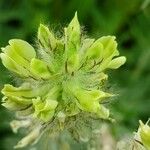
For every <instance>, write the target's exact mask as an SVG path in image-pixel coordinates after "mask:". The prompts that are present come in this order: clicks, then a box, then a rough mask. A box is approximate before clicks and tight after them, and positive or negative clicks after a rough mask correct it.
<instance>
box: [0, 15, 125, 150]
mask: <svg viewBox="0 0 150 150" xmlns="http://www.w3.org/2000/svg"><path fill="white" fill-rule="evenodd" d="M118 55H119V52H118V50H117V42H116V40H115V37H114V36H103V37H101V38H99V39H97V40H95V39H90V38H84V37H83V36H82V34H81V28H80V24H79V21H78V18H77V13H76V14H75V16H74V18H73V20H72V21H71V22H70V24H69V25H68V27H66V28H64V35H63V36H62V37H56V36H55V35H54V33H53V32H52V31H50V30H49V28H48V27H46V26H44V25H42V24H41V25H40V26H39V29H38V48H37V49H36V50H35V49H34V48H33V47H32V46H31V45H30V44H29V43H27V42H25V41H23V40H20V39H13V40H10V41H9V45H8V46H6V47H5V48H2V53H1V54H0V57H1V59H2V63H3V65H4V66H5V67H6V68H7V69H8V70H10V71H11V72H13V73H15V74H16V76H18V77H20V78H21V79H22V84H21V85H20V86H19V87H15V86H13V85H10V84H6V85H5V86H4V88H3V90H2V93H3V95H4V97H3V101H2V102H3V103H2V105H3V106H4V107H6V108H7V109H9V110H13V111H15V112H16V113H17V115H18V116H19V117H25V119H26V120H27V121H30V124H31V125H30V126H32V129H33V131H31V133H30V134H29V135H28V136H27V137H26V138H24V139H23V140H22V141H21V142H20V143H21V144H20V143H19V144H18V145H17V146H16V148H18V147H24V146H26V145H27V144H30V143H31V142H33V141H34V140H33V139H35V138H36V137H37V136H39V134H40V132H39V130H42V129H43V128H44V129H45V127H47V128H48V127H49V124H52V123H54V122H55V123H56V122H58V124H61V127H62V124H65V126H64V125H63V127H65V128H69V127H68V126H69V125H68V124H67V122H69V121H70V120H71V119H72V117H74V116H76V117H78V116H80V115H81V114H82V113H84V114H88V115H86V117H87V116H90V117H91V116H92V117H96V118H99V119H101V118H102V119H107V118H109V110H108V109H107V108H105V106H104V105H103V104H102V101H104V100H105V99H107V98H109V97H112V96H113V94H111V93H108V92H106V91H104V90H103V85H104V81H106V80H107V77H108V75H107V74H106V70H107V69H117V68H119V67H120V66H121V65H123V64H124V63H125V61H126V58H125V57H124V56H121V57H117V56H118ZM114 57H115V58H114ZM67 125H68V126H67ZM35 126H38V127H36V128H35ZM43 126H44V127H43ZM34 128H35V129H34ZM17 129H18V128H17ZM61 129H62V128H61ZM34 131H35V132H34ZM30 137H34V138H30ZM24 141H25V143H23V142H24Z"/></svg>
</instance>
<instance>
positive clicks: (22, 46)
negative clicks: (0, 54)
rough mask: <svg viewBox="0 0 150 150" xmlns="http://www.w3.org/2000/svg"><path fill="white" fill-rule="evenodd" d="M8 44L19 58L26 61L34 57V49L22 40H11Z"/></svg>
mask: <svg viewBox="0 0 150 150" xmlns="http://www.w3.org/2000/svg"><path fill="white" fill-rule="evenodd" d="M9 44H10V46H11V47H12V48H13V49H14V50H15V51H16V52H17V53H18V54H19V55H20V56H21V57H23V58H24V59H26V60H28V61H30V60H31V59H32V58H34V57H36V52H35V50H34V48H33V47H32V46H31V45H30V44H29V43H27V42H26V41H24V40H20V39H12V40H10V41H9Z"/></svg>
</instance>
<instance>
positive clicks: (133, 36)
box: [0, 0, 150, 150]
mask: <svg viewBox="0 0 150 150" xmlns="http://www.w3.org/2000/svg"><path fill="white" fill-rule="evenodd" d="M75 11H78V17H79V21H80V23H81V25H82V26H83V30H84V31H85V33H87V34H88V35H89V36H91V37H95V38H98V37H100V36H102V35H115V36H116V37H117V41H118V43H119V45H118V47H119V50H120V53H121V54H122V55H125V56H126V57H127V63H126V64H125V65H124V66H122V67H121V68H120V69H118V70H116V71H112V72H110V78H109V82H110V85H111V86H110V87H109V88H111V89H112V90H113V91H114V93H117V94H119V96H118V97H116V100H113V102H112V103H111V104H109V107H110V109H111V113H112V116H113V117H114V118H115V119H116V124H114V125H111V129H112V133H113V135H115V136H116V137H117V138H120V137H122V135H124V134H125V133H128V132H129V133H132V132H133V131H135V130H136V129H137V127H138V120H139V119H141V120H143V121H146V120H147V119H148V117H150V0H132V1H131V0H130V1H129V0H0V47H3V46H6V45H7V43H8V40H9V39H11V38H21V39H24V40H27V41H28V42H31V43H34V41H35V38H36V34H37V28H38V26H39V24H40V23H44V24H48V25H49V26H50V28H51V29H53V30H54V31H57V30H58V29H60V31H62V29H63V26H66V25H67V24H68V23H69V21H70V20H71V19H72V17H73V16H74V13H75ZM10 82H11V83H13V82H14V79H13V77H12V76H11V75H10V73H8V72H7V70H6V69H5V68H4V67H3V66H2V65H1V64H0V89H2V87H3V84H4V83H10ZM12 118H13V113H10V112H8V111H7V110H5V109H4V108H3V107H1V106H0V150H11V149H13V148H12V146H13V145H14V144H15V143H16V141H17V139H18V135H14V134H13V133H12V131H11V129H10V127H9V121H10V120H11V119H12Z"/></svg>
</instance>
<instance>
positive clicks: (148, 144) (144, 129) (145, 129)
mask: <svg viewBox="0 0 150 150" xmlns="http://www.w3.org/2000/svg"><path fill="white" fill-rule="evenodd" d="M148 123H149V121H148V122H147V123H146V124H144V123H143V122H142V121H141V120H140V127H139V129H138V136H139V138H140V141H141V143H142V144H143V145H144V147H145V148H146V149H147V150H150V126H149V125H148Z"/></svg>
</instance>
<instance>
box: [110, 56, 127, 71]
mask: <svg viewBox="0 0 150 150" xmlns="http://www.w3.org/2000/svg"><path fill="white" fill-rule="evenodd" d="M125 62H126V57H124V56H121V57H117V58H115V59H113V60H111V62H110V63H109V65H108V68H110V69H117V68H119V67H120V66H122V65H123V64H124V63H125Z"/></svg>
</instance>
